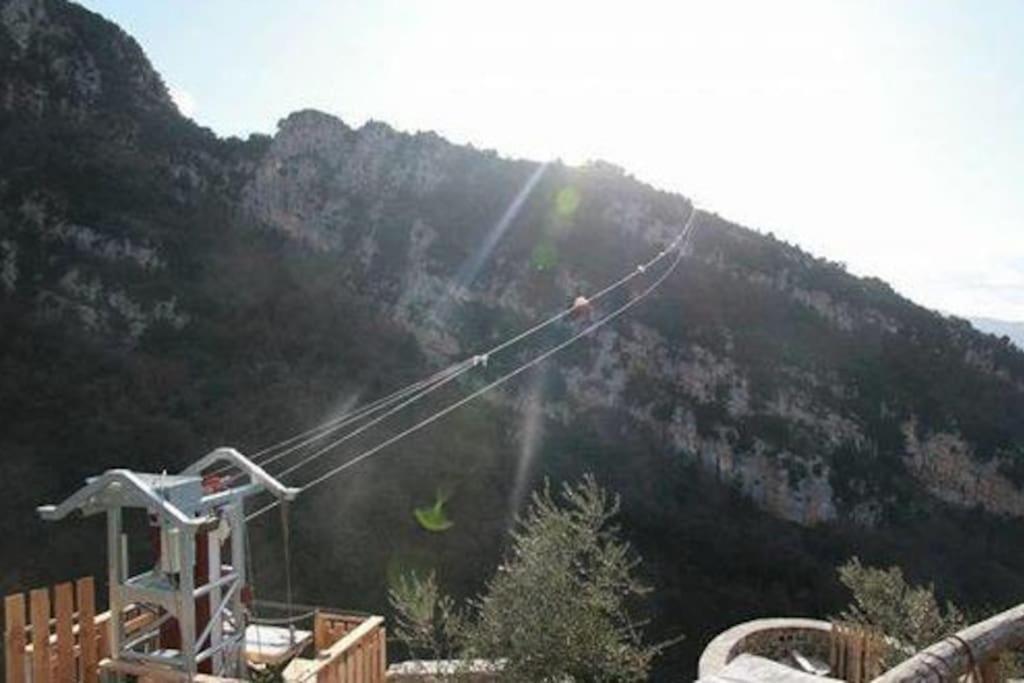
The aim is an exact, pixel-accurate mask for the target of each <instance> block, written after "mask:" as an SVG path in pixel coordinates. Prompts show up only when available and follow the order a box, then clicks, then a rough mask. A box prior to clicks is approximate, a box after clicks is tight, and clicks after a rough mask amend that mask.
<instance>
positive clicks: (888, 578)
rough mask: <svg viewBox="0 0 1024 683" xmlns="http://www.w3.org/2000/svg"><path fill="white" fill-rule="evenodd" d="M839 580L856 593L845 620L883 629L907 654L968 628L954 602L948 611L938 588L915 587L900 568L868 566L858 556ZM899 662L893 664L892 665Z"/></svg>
mask: <svg viewBox="0 0 1024 683" xmlns="http://www.w3.org/2000/svg"><path fill="white" fill-rule="evenodd" d="M839 580H840V581H841V582H842V583H843V585H844V586H846V587H847V588H849V589H850V591H851V592H852V593H853V602H851V603H850V605H849V606H848V607H847V608H846V610H845V611H844V612H843V613H842V615H841V618H842V619H844V620H846V621H852V622H856V623H860V624H865V625H869V626H872V627H874V628H877V629H879V630H880V631H881V632H882V633H884V634H885V635H886V636H888V637H889V638H892V639H893V640H895V641H896V643H897V644H898V649H899V650H900V651H901V652H903V653H904V654H906V653H910V652H914V651H917V650H920V649H922V648H925V647H927V646H929V645H931V644H932V643H934V642H936V641H938V640H941V639H942V638H945V637H946V636H948V635H951V634H953V633H956V632H957V631H959V630H960V629H961V628H963V627H964V626H966V625H967V621H966V619H965V617H964V615H963V613H962V612H961V611H960V609H959V608H958V607H957V606H956V605H954V604H953V603H952V602H947V603H946V605H945V608H943V607H941V606H940V605H939V601H938V599H937V598H936V597H935V587H934V586H931V585H928V586H912V585H910V584H909V583H907V580H906V579H905V578H904V576H903V570H901V569H900V568H899V567H890V568H888V569H877V568H873V567H865V566H864V565H863V564H861V562H860V560H859V559H857V558H856V557H855V558H853V559H851V560H850V561H848V562H847V563H846V564H844V565H842V566H841V567H840V568H839ZM894 663H895V662H890V663H889V664H890V665H892V664H894Z"/></svg>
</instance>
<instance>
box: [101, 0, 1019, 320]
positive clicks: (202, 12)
mask: <svg viewBox="0 0 1024 683" xmlns="http://www.w3.org/2000/svg"><path fill="white" fill-rule="evenodd" d="M85 4H86V5H87V6H88V7H90V8H92V9H94V10H96V11H98V12H100V13H102V14H104V15H105V16H107V17H109V18H111V19H113V20H115V21H116V22H118V23H119V24H120V25H121V26H122V27H124V28H125V29H126V30H127V31H129V32H130V33H132V34H133V35H135V37H136V38H137V39H138V40H139V41H140V42H141V43H142V45H143V47H144V48H145V49H146V51H147V53H148V54H149V57H150V59H151V60H152V61H153V63H154V64H155V66H156V67H157V69H159V70H160V71H161V72H162V73H163V75H164V78H165V80H166V81H167V83H168V85H169V86H170V87H171V89H172V92H173V93H174V94H175V97H176V99H177V100H178V102H179V106H180V107H181V108H182V110H187V111H186V113H189V114H190V115H191V116H193V117H194V118H195V119H196V120H197V121H198V122H199V123H201V124H203V125H206V126H209V127H211V128H213V129H214V130H215V131H217V132H218V133H221V134H236V135H242V136H245V135H247V134H248V133H250V132H254V131H261V132H273V130H274V128H275V126H276V122H277V120H278V119H280V118H281V117H283V116H285V115H286V114H288V113H289V112H291V111H294V110H296V109H301V108H307V107H314V108H318V109H322V110H324V111H327V112H330V113H333V114H336V115H338V116H340V117H342V118H343V119H344V120H345V121H346V122H348V123H349V124H350V125H360V124H361V123H363V122H364V121H365V120H366V119H368V118H374V119H379V120H383V121H386V122H388V123H390V124H391V125H393V126H395V127H396V128H400V129H404V130H409V131H415V130H435V131H437V132H439V133H440V134H442V135H444V136H446V137H448V138H449V139H451V140H452V141H454V142H459V143H464V142H472V143H473V144H474V145H476V146H478V147H487V148H493V149H496V150H498V151H499V152H501V153H503V154H506V155H511V156H523V157H529V158H535V159H544V160H547V159H553V158H561V159H564V160H566V161H568V162H582V161H585V160H588V159H595V158H601V159H606V160H608V161H611V162H613V163H616V164H618V165H620V166H622V167H624V168H626V169H627V170H628V171H630V172H631V173H633V174H634V175H636V176H637V177H639V178H641V179H642V180H646V181H648V182H651V183H653V184H655V185H657V186H660V187H663V188H665V189H669V190H676V191H679V192H682V193H684V194H686V195H687V196H690V197H692V198H694V199H695V200H696V201H697V202H698V204H699V205H701V206H702V207H704V208H707V209H709V210H712V211H716V212H717V213H719V214H721V215H723V216H725V217H727V218H730V219H733V220H736V221H738V222H740V223H743V224H745V225H748V226H750V227H753V228H757V229H760V230H764V231H769V230H770V231H773V232H774V233H775V234H776V235H777V236H779V237H781V238H783V239H786V240H788V241H791V242H796V243H798V244H800V245H801V246H803V247H804V248H805V249H807V250H809V251H811V252H813V253H815V254H818V255H822V256H826V257H828V258H830V259H833V260H837V261H844V262H846V263H847V264H848V265H849V267H850V269H851V270H852V271H853V272H856V273H858V274H866V275H875V276H878V277H881V278H883V279H885V280H887V281H889V282H890V283H892V284H893V285H894V286H895V287H896V288H897V289H898V290H900V291H901V292H903V293H905V294H906V295H908V296H910V297H911V298H913V299H915V300H917V301H919V302H920V303H923V304H925V305H927V306H930V307H933V308H937V309H941V310H944V311H949V312H954V313H957V314H960V315H965V316H974V315H983V316H991V317H998V318H1004V319H1015V320H1024V47H1022V46H1024V2H1021V1H1019V0H985V1H984V2H981V1H974V0H958V1H953V0H848V1H845V2H840V1H838V0H806V1H804V0H776V1H775V2H764V1H761V0H749V1H747V2H741V1H738V0H705V1H704V2H689V1H685V0H673V1H671V2H658V3H646V2H643V1H642V0H630V1H629V2H608V3H602V2H598V1H596V0H586V1H583V2H570V1H568V0H562V1H560V2H551V1H550V0H547V1H543V0H538V1H535V0H517V1H516V2H504V3H497V2H481V1H480V0H422V1H420V2H412V1H411V0H408V1H403V0H372V1H370V0H364V1H357V0H319V1H314V0H290V1H289V2H280V1H278V0H216V1H204V2H198V1H193V2H180V1H178V2H175V1H172V0H150V1H147V2H138V0H86V2H85Z"/></svg>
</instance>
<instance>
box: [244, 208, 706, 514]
mask: <svg viewBox="0 0 1024 683" xmlns="http://www.w3.org/2000/svg"><path fill="white" fill-rule="evenodd" d="M696 215H697V209H696V207H694V208H693V209H692V211H691V213H690V217H689V219H688V220H687V221H686V225H685V226H684V228H683V230H682V231H681V232H680V233H679V235H678V236H677V237H676V239H675V240H674V241H673V242H672V244H671V245H670V246H669V247H668V248H666V249H664V250H663V251H662V252H661V253H660V254H659V255H658V256H657V257H655V259H652V261H651V262H650V263H656V262H657V260H660V259H661V258H662V257H664V256H665V255H666V254H668V253H670V252H671V251H673V250H675V249H678V251H677V253H676V256H675V259H674V260H673V261H672V262H671V264H669V266H668V268H666V269H665V270H664V271H663V272H662V273H661V274H660V275H659V276H658V277H657V278H656V279H655V280H654V281H653V282H652V283H651V284H650V285H648V286H647V288H646V289H644V290H643V291H642V292H640V293H639V294H638V295H636V296H635V297H633V298H632V299H630V300H629V301H627V302H626V303H624V304H622V305H621V306H619V307H618V308H616V309H615V310H613V311H612V312H611V313H609V314H607V315H605V316H604V317H603V318H601V319H599V320H597V321H595V322H593V323H591V324H590V325H588V326H587V327H585V328H584V329H583V330H581V331H579V332H577V333H576V334H574V335H573V336H572V337H570V338H569V339H566V340H565V341H563V342H561V343H560V344H557V345H556V346H554V347H552V348H550V349H548V350H547V351H545V352H544V353H542V354H540V355H539V356H535V357H534V358H532V359H531V360H529V361H527V362H526V363H524V364H523V365H520V366H519V367H517V368H516V369H514V370H511V371H509V372H507V373H505V374H504V375H502V376H500V377H498V378H497V379H495V380H494V381H492V382H490V383H488V384H486V385H484V386H483V387H481V388H480V389H477V390H476V391H474V392H472V393H471V394H469V395H467V396H465V397H463V398H461V399H459V400H458V401H455V402H454V403H451V404H449V405H448V406H446V407H444V408H442V409H441V410H439V411H437V412H435V413H434V414H432V415H430V416H429V417H426V418H424V419H423V420H421V421H419V422H417V423H416V424H414V425H412V426H411V427H409V428H407V429H405V430H403V431H401V432H399V433H398V434H395V435H394V436H392V437H390V438H388V439H386V440H384V441H383V442H381V443H379V444H377V445H376V446H373V447H372V448H370V449H367V450H365V451H363V452H362V453H360V454H359V455H357V456H355V457H354V458H351V459H350V460H347V461H345V462H344V463H342V464H340V465H338V466H336V467H334V468H332V469H330V470H328V471H327V472H324V473H323V474H321V475H319V476H317V477H315V478H314V479H312V480H310V481H308V482H306V483H305V484H303V485H302V487H301V491H302V492H305V491H307V490H309V489H311V488H313V487H314V486H317V485H319V484H322V483H323V482H325V481H327V480H328V479H330V478H331V477H334V476H335V475H337V474H340V473H341V472H343V471H345V470H347V469H348V468H350V467H354V466H355V465H357V464H359V463H360V462H362V461H363V460H366V459H367V458H370V457H372V456H374V455H375V454H377V453H379V452H380V451H381V450H383V449H385V448H387V447H388V446H391V445H392V444H394V443H396V442H398V441H400V440H401V439H404V438H405V437H407V436H409V435H410V434H413V433H415V432H418V431H419V430H421V429H423V428H424V427H426V426H428V425H430V424H432V423H434V422H436V421H437V420H439V419H441V418H442V417H445V416H446V415H448V414H449V413H452V412H454V411H455V410H458V409H459V408H461V407H462V406H464V405H466V404H467V403H469V402H470V401H472V400H474V399H476V398H478V397H479V396H482V395H483V394H485V393H487V392H489V391H491V390H492V389H494V388H496V387H498V386H500V385H502V384H504V383H505V382H508V381H509V380H511V379H513V378H514V377H517V376H518V375H520V374H522V373H523V372H526V371H527V370H529V369H530V368H532V367H534V366H536V365H538V364H540V363H542V362H543V361H545V360H547V359H548V358H550V357H551V356H553V355H555V354H556V353H558V352H560V351H562V350H563V349H565V348H567V347H568V346H570V345H572V344H574V343H575V342H576V341H578V340H580V339H582V338H583V337H585V336H588V335H590V334H591V333H593V332H594V331H596V330H597V329H599V328H601V327H603V326H604V325H605V324H607V323H608V322H610V321H612V320H614V319H616V318H618V317H619V316H620V315H622V314H623V313H625V312H626V311H628V310H629V309H631V308H632V307H633V306H635V305H636V304H638V303H639V302H641V301H643V300H644V299H645V298H647V296H648V295H650V293H651V292H653V291H654V290H655V289H657V288H658V287H659V286H661V284H662V283H663V282H664V281H665V280H666V279H667V278H668V276H669V275H671V274H672V273H673V272H674V271H675V269H676V267H677V266H678V265H679V263H680V262H681V261H682V259H683V256H684V255H685V253H686V247H687V245H688V244H689V242H690V238H691V237H692V235H693V232H694V231H693V225H694V219H695V217H696ZM637 272H642V271H641V270H640V269H639V268H638V271H637ZM329 448H330V447H328V448H325V449H321V451H322V452H321V453H320V455H323V453H326V452H327V451H328V450H329ZM318 457H319V456H318ZM305 462H309V461H308V460H307V461H304V463H303V464H305ZM298 466H299V467H301V466H302V464H300V465H298ZM296 468H297V467H293V469H296ZM278 505H280V501H274V502H271V503H269V504H267V505H265V506H264V507H262V508H259V509H257V510H256V511H254V512H252V513H251V514H249V515H247V516H246V518H245V519H246V521H251V520H253V519H256V518H257V517H260V516H261V515H263V514H265V513H267V512H269V511H270V510H272V509H274V508H275V507H277V506H278Z"/></svg>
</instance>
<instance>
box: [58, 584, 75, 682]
mask: <svg viewBox="0 0 1024 683" xmlns="http://www.w3.org/2000/svg"><path fill="white" fill-rule="evenodd" d="M53 596H54V605H53V607H54V614H55V616H56V617H57V627H56V633H57V643H56V645H57V648H56V649H57V680H58V681H60V683H64V682H65V681H68V682H71V681H74V680H76V678H77V676H76V675H75V636H74V633H73V632H72V628H71V627H72V619H73V616H72V615H73V614H74V612H75V590H74V588H73V587H72V585H71V584H70V583H61V584H58V585H57V586H56V587H55V588H54V591H53Z"/></svg>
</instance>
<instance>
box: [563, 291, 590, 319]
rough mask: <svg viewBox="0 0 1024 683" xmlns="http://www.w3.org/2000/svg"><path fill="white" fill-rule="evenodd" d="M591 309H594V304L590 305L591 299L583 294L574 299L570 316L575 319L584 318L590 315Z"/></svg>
mask: <svg viewBox="0 0 1024 683" xmlns="http://www.w3.org/2000/svg"><path fill="white" fill-rule="evenodd" d="M591 311H593V306H591V305H590V299H588V298H587V297H585V296H583V295H582V294H581V295H579V296H577V297H576V299H574V300H573V302H572V307H571V308H570V309H569V317H570V318H572V319H573V320H583V319H585V318H589V317H590V313H591Z"/></svg>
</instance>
